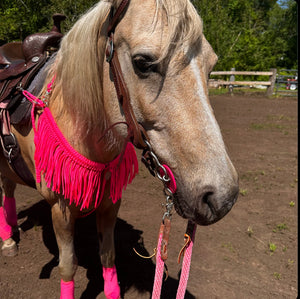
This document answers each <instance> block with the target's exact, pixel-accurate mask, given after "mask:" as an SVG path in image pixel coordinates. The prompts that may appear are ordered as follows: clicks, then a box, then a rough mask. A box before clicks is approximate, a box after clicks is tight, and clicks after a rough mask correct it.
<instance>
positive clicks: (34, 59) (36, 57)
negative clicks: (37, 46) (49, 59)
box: [31, 56, 40, 62]
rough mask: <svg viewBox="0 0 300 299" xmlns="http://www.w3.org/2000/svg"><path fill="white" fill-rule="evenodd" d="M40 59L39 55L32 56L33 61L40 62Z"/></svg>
mask: <svg viewBox="0 0 300 299" xmlns="http://www.w3.org/2000/svg"><path fill="white" fill-rule="evenodd" d="M39 60H40V58H39V57H38V56H34V57H32V58H31V61H32V62H38V61H39Z"/></svg>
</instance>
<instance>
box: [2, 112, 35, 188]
mask: <svg viewBox="0 0 300 299" xmlns="http://www.w3.org/2000/svg"><path fill="white" fill-rule="evenodd" d="M1 108H2V109H1V110H0V123H1V130H0V141H1V145H2V149H3V154H4V156H5V158H6V159H7V161H8V162H9V165H10V166H11V168H12V169H13V170H14V172H15V173H16V174H17V175H18V176H19V177H20V178H21V180H22V181H23V182H24V183H25V184H27V185H28V186H30V187H32V188H36V185H35V179H34V177H33V175H32V173H31V172H30V170H29V168H28V166H27V164H26V162H25V161H24V159H23V157H22V155H21V151H20V147H19V144H18V141H17V139H16V137H15V135H14V134H13V133H12V132H11V131H10V117H9V111H8V110H7V109H4V108H3V107H1Z"/></svg>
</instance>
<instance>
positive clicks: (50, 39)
mask: <svg viewBox="0 0 300 299" xmlns="http://www.w3.org/2000/svg"><path fill="white" fill-rule="evenodd" d="M52 18H53V27H52V29H51V31H49V32H46V33H35V34H32V35H29V36H27V37H26V38H25V39H24V41H23V42H12V43H8V44H5V45H3V46H1V47H0V124H1V130H0V141H1V145H2V149H3V153H4V156H5V157H6V158H7V160H8V161H9V163H10V165H11V167H12V168H13V169H14V171H15V172H16V173H17V174H18V175H19V177H20V178H21V179H22V180H23V181H24V182H25V183H26V184H27V185H29V186H31V187H34V188H35V180H34V178H33V176H32V174H31V173H30V171H29V169H28V167H27V165H26V163H25V161H24V159H23V158H22V156H21V153H20V148H19V145H18V142H17V140H16V137H15V136H14V134H13V133H12V132H11V131H10V124H11V118H12V117H13V118H14V119H15V120H17V121H14V122H13V123H14V124H16V123H20V122H21V121H22V120H23V118H24V117H25V114H26V113H24V109H23V108H22V107H21V106H22V105H20V103H21V102H22V99H23V94H22V91H23V90H24V89H26V88H28V87H29V85H30V83H31V82H32V80H33V78H34V76H35V75H36V74H37V72H38V71H39V70H40V69H41V67H42V66H43V65H44V64H45V63H46V62H47V60H48V59H49V57H51V55H52V54H53V53H54V52H56V51H57V50H58V48H59V44H60V41H61V39H62V37H63V34H62V33H61V28H60V23H61V21H63V20H64V19H65V18H66V17H65V16H64V15H62V14H54V15H53V17H52ZM26 104H28V103H26ZM25 112H26V111H25Z"/></svg>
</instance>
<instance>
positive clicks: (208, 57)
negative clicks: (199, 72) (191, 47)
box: [201, 35, 218, 74]
mask: <svg viewBox="0 0 300 299" xmlns="http://www.w3.org/2000/svg"><path fill="white" fill-rule="evenodd" d="M201 48H202V55H203V56H202V57H205V59H204V67H205V71H206V73H207V74H209V73H210V72H211V71H212V69H213V67H214V66H215V64H216V63H217V61H218V56H217V55H216V53H215V51H214V50H213V48H212V46H211V45H210V43H209V42H208V41H207V39H206V38H205V36H204V35H202V47H201Z"/></svg>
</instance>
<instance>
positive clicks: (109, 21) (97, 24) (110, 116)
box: [0, 0, 238, 298]
mask: <svg viewBox="0 0 300 299" xmlns="http://www.w3.org/2000/svg"><path fill="white" fill-rule="evenodd" d="M121 2H122V3H121ZM124 2H125V4H126V5H124ZM127 2H128V1H124V0H123V1H121V0H103V1H101V2H99V3H98V4H97V5H95V6H94V7H93V8H92V9H91V10H90V11H88V12H87V13H86V14H85V15H83V16H82V17H81V18H80V19H79V21H77V23H76V24H75V25H74V26H73V28H72V29H71V30H70V31H69V32H68V33H67V34H66V36H65V37H64V38H63V40H62V42H61V46H60V49H59V51H58V52H57V55H55V56H53V57H52V58H51V59H50V60H49V61H48V63H47V65H46V66H45V67H44V68H43V69H42V71H40V73H39V75H38V76H37V77H36V78H35V79H34V81H33V82H32V84H31V86H30V87H29V88H28V89H29V90H33V88H32V87H33V85H39V84H41V83H42V84H43V88H42V89H41V90H40V93H39V99H41V100H38V99H37V98H34V97H33V100H32V101H33V113H32V118H33V121H32V125H29V126H20V125H15V126H13V127H12V132H13V133H14V134H15V136H16V138H17V140H18V142H19V145H20V148H21V153H22V156H23V158H24V160H25V162H26V164H27V166H28V168H29V169H30V171H31V173H32V175H33V176H34V178H35V180H36V188H37V190H38V191H39V192H40V193H41V195H42V196H43V197H44V198H45V199H47V201H48V202H49V203H50V205H51V212H52V218H53V226H54V231H55V234H56V238H57V243H58V247H59V270H60V274H61V298H73V297H74V295H73V294H74V283H73V278H74V275H75V271H76V256H75V253H74V246H73V235H74V222H75V220H76V219H77V218H78V217H80V216H81V215H82V214H86V213H89V212H91V211H94V210H96V215H97V228H98V233H99V241H100V257H101V262H102V265H103V276H104V282H105V284H104V292H105V295H106V296H107V298H119V297H120V289H119V286H118V280H117V274H116V269H115V262H114V261H115V253H114V237H113V236H114V225H115V222H116V217H117V213H118V209H119V206H120V197H121V193H122V189H123V188H124V187H126V184H127V182H128V181H129V182H130V181H131V179H132V178H133V176H134V174H135V173H136V171H137V165H136V159H135V152H134V150H133V147H132V143H133V144H135V145H137V146H139V147H142V148H143V147H147V144H148V143H151V147H152V149H153V152H155V154H156V156H157V157H158V159H159V161H160V162H161V163H164V164H167V165H168V166H169V168H170V169H171V170H172V172H173V174H174V177H175V179H176V184H177V190H176V194H175V203H174V205H175V209H176V211H177V213H178V214H179V215H181V216H182V217H184V218H187V219H189V220H192V221H193V222H195V223H197V224H199V225H209V224H212V223H214V222H216V221H218V220H219V219H221V218H222V217H223V216H225V215H226V214H227V213H228V212H229V211H230V209H231V208H232V206H233V204H234V203H235V201H236V199H237V196H238V177H237V173H236V171H235V169H234V167H233V165H232V163H231V161H230V159H229V157H228V155H227V153H226V149H225V145H224V143H223V140H222V136H221V133H220V129H219V126H218V124H217V122H216V120H215V117H214V114H213V111H212V108H211V106H210V104H209V100H208V89H207V78H208V73H209V72H210V71H211V70H212V68H213V66H214V64H215V63H216V61H217V57H216V55H215V53H214V51H213V50H212V48H211V46H210V45H209V43H208V42H207V40H206V39H205V37H204V35H203V32H202V22H201V19H200V17H199V15H198V14H197V12H196V10H195V8H194V7H193V5H192V4H191V3H190V2H189V1H188V0H176V1H175V0H143V1H138V0H131V1H130V3H129V4H128V3H127ZM120 4H121V6H123V7H121V8H120ZM112 47H114V49H112ZM105 52H108V53H107V55H105ZM106 56H107V57H106ZM112 56H113V57H116V59H117V60H118V61H117V62H116V61H114V60H113V59H112ZM106 59H107V60H108V62H109V63H108V62H107V61H106ZM118 63H119V66H117V67H116V68H113V67H112V65H114V64H118ZM120 81H122V82H121V83H120ZM49 83H50V84H49ZM115 84H116V86H115ZM115 87H116V88H115ZM124 89H126V90H125V92H124ZM33 93H34V92H33ZM35 94H36V95H37V93H36V91H35ZM27 97H30V96H28V95H27ZM125 101H126V103H124V102H125ZM36 102H37V103H36ZM128 115H129V116H128ZM125 123H127V125H125ZM137 130H138V132H137ZM141 131H142V133H141ZM141 137H142V139H141ZM129 140H130V141H132V143H129V142H128V141H129ZM145 140H147V143H146V142H145ZM145 143H146V145H145ZM0 158H1V160H0V162H1V174H2V177H1V178H2V190H3V199H4V200H3V201H4V205H3V206H4V208H5V207H7V209H6V211H4V210H3V208H2V214H3V215H4V216H3V217H2V218H3V219H2V225H6V228H7V227H9V226H7V225H8V224H6V223H4V221H5V220H9V221H11V222H10V224H11V225H16V219H14V216H11V215H9V214H10V213H11V210H10V208H9V207H13V208H12V210H13V209H14V204H13V201H14V189H15V186H16V183H20V184H24V183H23V181H22V180H20V178H18V176H17V175H16V174H15V172H14V171H13V170H12V169H11V167H10V166H9V164H8V163H7V162H6V160H5V159H4V157H3V156H2V155H1V156H0ZM120 173H121V174H120ZM100 201H101V202H100ZM10 203H11V204H10ZM9 221H8V222H9ZM2 231H3V229H2ZM3 239H4V240H3V241H4V244H3V247H2V249H3V252H5V251H6V252H7V249H8V248H10V249H11V248H13V247H15V246H16V245H15V243H14V241H13V240H12V238H10V237H8V238H6V239H5V238H3Z"/></svg>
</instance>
